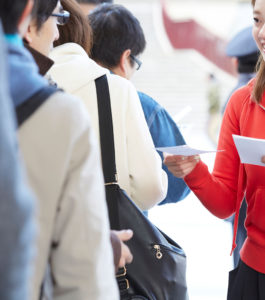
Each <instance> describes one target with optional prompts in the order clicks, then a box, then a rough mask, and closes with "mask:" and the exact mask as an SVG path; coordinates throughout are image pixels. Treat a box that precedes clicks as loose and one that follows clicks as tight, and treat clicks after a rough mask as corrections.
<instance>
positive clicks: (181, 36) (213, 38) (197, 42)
mask: <svg viewBox="0 0 265 300" xmlns="http://www.w3.org/2000/svg"><path fill="white" fill-rule="evenodd" d="M161 2H162V14H163V21H164V26H165V30H166V33H167V35H168V38H169V40H170V42H171V44H172V46H173V47H174V48H175V49H195V50H197V51H198V52H199V53H200V54H202V55H203V56H204V57H206V58H207V59H208V60H209V61H211V62H212V63H214V64H215V65H216V66H218V67H219V68H221V69H222V70H224V71H226V72H228V73H229V74H232V75H235V70H234V67H233V65H232V62H231V59H230V58H229V57H227V56H226V54H225V47H226V45H227V41H225V40H223V39H222V38H220V37H218V36H217V35H215V34H213V33H212V32H210V31H209V30H207V29H206V28H204V27H203V26H202V25H200V24H199V23H197V22H196V21H194V20H185V21H180V22H176V21H173V20H172V19H170V17H169V16H168V14H167V11H166V5H165V1H163V0H162V1H161Z"/></svg>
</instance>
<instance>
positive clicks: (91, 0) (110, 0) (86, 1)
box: [76, 0, 113, 4]
mask: <svg viewBox="0 0 265 300" xmlns="http://www.w3.org/2000/svg"><path fill="white" fill-rule="evenodd" d="M76 2H78V3H82V4H102V3H113V0H76Z"/></svg>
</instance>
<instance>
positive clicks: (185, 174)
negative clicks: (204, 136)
mask: <svg viewBox="0 0 265 300" xmlns="http://www.w3.org/2000/svg"><path fill="white" fill-rule="evenodd" d="M252 5H253V8H254V10H253V19H254V25H253V36H254V39H255V41H256V43H257V45H258V47H259V50H260V52H261V55H260V64H259V70H258V73H257V76H256V79H254V80H252V81H250V82H249V83H248V84H247V85H246V86H244V87H242V88H240V89H239V90H237V91H236V92H235V93H234V94H233V95H232V97H231V98H230V100H229V103H228V105H227V108H226V111H225V114H224V118H223V122H222V127H221V131H220V137H219V142H218V149H224V150H225V151H223V152H217V154H216V159H215V165H214V170H213V172H212V174H210V173H209V171H208V168H207V166H206V165H205V164H204V163H203V162H202V161H200V158H199V156H190V157H184V156H176V155H166V156H165V164H166V165H167V166H168V168H169V170H170V171H171V172H172V173H173V174H174V175H175V176H176V177H179V178H184V180H185V182H186V183H187V184H188V186H189V187H190V189H191V190H192V191H193V192H194V193H195V195H196V196H197V197H198V198H199V199H200V201H201V202H202V203H203V205H204V206H205V207H206V208H207V209H208V210H209V211H211V212H212V213H213V214H214V215H216V216H217V217H219V218H227V217H229V216H230V215H232V214H233V213H234V212H235V213H236V216H235V227H234V239H233V248H232V250H234V248H235V247H236V244H235V237H236V228H237V223H238V212H239V208H240V205H241V202H242V199H243V196H244V195H245V196H246V201H247V205H248V209H247V217H246V221H245V227H246V229H247V239H246V241H245V243H244V245H243V247H242V249H241V251H240V258H241V260H240V262H239V264H238V267H237V268H236V269H235V270H233V271H232V272H230V275H229V287H228V298H227V299H228V300H239V299H240V300H241V299H243V300H264V299H265V156H263V157H261V158H260V159H261V161H262V162H263V163H264V167H263V166H256V165H250V164H241V163H240V159H239V156H238V153H237V150H236V147H235V144H234V142H233V138H232V134H236V135H242V136H247V137H253V138H260V139H265V0H256V1H255V0H252ZM264 155H265V149H264Z"/></svg>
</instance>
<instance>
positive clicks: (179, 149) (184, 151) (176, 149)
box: [156, 145, 222, 156]
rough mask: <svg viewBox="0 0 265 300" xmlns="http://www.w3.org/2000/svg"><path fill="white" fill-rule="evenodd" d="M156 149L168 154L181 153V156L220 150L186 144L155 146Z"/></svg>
mask: <svg viewBox="0 0 265 300" xmlns="http://www.w3.org/2000/svg"><path fill="white" fill-rule="evenodd" d="M156 150H158V151H161V152H166V153H168V154H174V155H183V156H192V155H198V154H204V153H212V152H218V151H222V150H200V149H195V148H191V147H189V146H188V145H182V146H173V147H157V148H156Z"/></svg>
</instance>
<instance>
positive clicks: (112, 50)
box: [88, 3, 190, 204]
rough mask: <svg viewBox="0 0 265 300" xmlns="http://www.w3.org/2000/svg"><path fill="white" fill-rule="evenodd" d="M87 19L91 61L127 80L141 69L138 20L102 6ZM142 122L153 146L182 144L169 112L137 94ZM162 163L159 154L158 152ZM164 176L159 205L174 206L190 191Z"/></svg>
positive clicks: (141, 36)
mask: <svg viewBox="0 0 265 300" xmlns="http://www.w3.org/2000/svg"><path fill="white" fill-rule="evenodd" d="M88 19H89V22H90V25H91V27H92V31H93V46H92V51H91V58H92V59H93V60H95V61H96V62H97V63H98V64H100V65H102V66H103V67H105V68H108V69H109V70H111V71H112V72H113V73H114V74H117V75H120V76H122V77H124V78H127V79H130V78H131V77H132V75H133V73H134V72H135V70H139V68H140V67H141V61H140V60H139V59H138V58H137V57H138V56H139V55H140V54H141V53H142V52H143V51H144V49H145V45H146V41H145V37H144V33H143V30H142V28H141V25H140V23H139V21H138V20H137V19H136V18H135V17H134V16H133V15H132V13H131V12H130V11H128V10H127V9H126V8H125V7H123V6H121V5H116V4H109V3H104V4H102V5H99V6H98V7H97V8H95V9H94V10H93V11H92V12H91V13H90V14H89V15H88ZM138 95H139V98H140V101H141V104H142V108H143V111H144V115H145V119H146V122H147V124H148V127H149V130H150V133H151V136H152V138H153V142H154V145H155V146H156V147H164V146H178V145H183V144H185V140H184V138H183V136H182V135H181V133H180V131H179V128H178V126H177V125H176V123H175V122H174V121H173V119H172V118H171V116H170V115H169V113H168V112H167V111H166V110H165V108H163V107H162V106H161V105H160V104H159V103H158V102H156V101H155V100H154V99H152V98H151V97H150V96H148V95H146V94H144V93H142V92H138ZM158 153H159V155H160V156H161V158H162V160H163V156H162V153H160V152H158ZM163 169H164V170H165V171H166V173H167V175H168V192H167V196H166V198H165V199H164V200H163V201H162V202H161V203H160V204H166V203H175V202H178V201H180V200H182V199H184V198H185V197H186V196H187V195H188V194H189V192H190V190H189V188H188V187H187V185H186V183H185V182H184V180H183V179H179V178H176V177H174V176H173V175H172V174H171V173H170V172H169V171H168V169H167V167H166V166H165V165H164V164H163Z"/></svg>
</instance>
